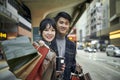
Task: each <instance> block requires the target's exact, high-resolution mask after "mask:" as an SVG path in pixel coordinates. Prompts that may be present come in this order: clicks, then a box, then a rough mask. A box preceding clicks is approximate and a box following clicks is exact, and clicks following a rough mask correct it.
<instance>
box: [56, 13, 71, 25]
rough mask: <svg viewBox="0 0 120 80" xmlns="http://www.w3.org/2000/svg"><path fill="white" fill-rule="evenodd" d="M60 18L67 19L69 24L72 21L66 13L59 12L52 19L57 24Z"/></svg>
mask: <svg viewBox="0 0 120 80" xmlns="http://www.w3.org/2000/svg"><path fill="white" fill-rule="evenodd" d="M60 17H63V18H65V19H67V20H68V21H69V22H70V23H71V21H72V18H71V16H70V15H69V14H68V13H66V12H60V13H58V14H57V15H56V17H54V19H55V21H56V22H57V21H58V19H59V18H60Z"/></svg>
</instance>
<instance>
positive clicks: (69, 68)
mask: <svg viewBox="0 0 120 80" xmlns="http://www.w3.org/2000/svg"><path fill="white" fill-rule="evenodd" d="M54 19H55V22H56V26H57V34H56V38H55V39H54V40H53V41H52V42H51V45H50V47H51V48H52V49H53V50H54V51H55V52H56V55H57V56H59V57H64V58H65V61H64V62H65V69H64V72H63V80H70V75H71V72H75V68H76V59H75V57H76V44H75V43H74V42H72V41H70V40H69V39H68V38H67V34H68V32H69V29H70V23H71V20H72V18H71V16H70V15H69V14H68V13H66V12H60V13H58V14H57V15H56V17H55V18H54Z"/></svg>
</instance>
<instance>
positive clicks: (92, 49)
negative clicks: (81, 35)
mask: <svg viewBox="0 0 120 80" xmlns="http://www.w3.org/2000/svg"><path fill="white" fill-rule="evenodd" d="M84 51H85V52H89V53H92V52H94V53H95V52H96V51H97V50H96V49H95V48H90V47H86V48H84Z"/></svg>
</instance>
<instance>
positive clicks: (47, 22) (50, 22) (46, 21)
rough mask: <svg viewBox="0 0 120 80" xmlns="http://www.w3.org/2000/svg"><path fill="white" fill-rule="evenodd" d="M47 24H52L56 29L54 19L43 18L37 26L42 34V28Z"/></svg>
mask: <svg viewBox="0 0 120 80" xmlns="http://www.w3.org/2000/svg"><path fill="white" fill-rule="evenodd" d="M48 24H49V25H50V26H52V27H53V28H54V29H55V31H56V30H57V29H56V23H55V21H54V20H53V19H51V18H45V19H43V20H42V21H41V23H40V26H39V31H40V34H42V32H43V30H44V29H45V28H46V26H47V25H48ZM41 36H42V35H41Z"/></svg>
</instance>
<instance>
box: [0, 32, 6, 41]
mask: <svg viewBox="0 0 120 80" xmlns="http://www.w3.org/2000/svg"><path fill="white" fill-rule="evenodd" d="M6 38H7V34H6V33H4V32H0V40H5V39H6Z"/></svg>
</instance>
